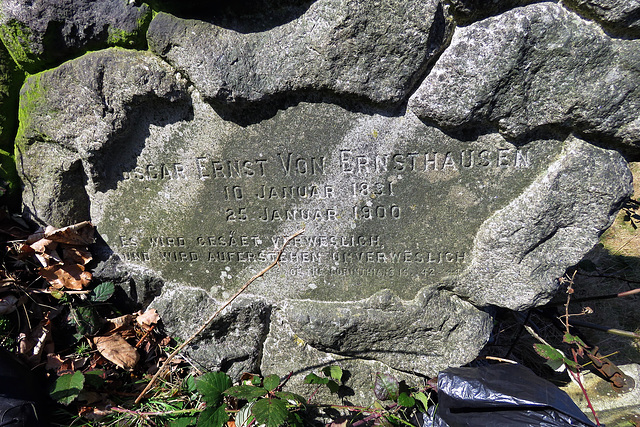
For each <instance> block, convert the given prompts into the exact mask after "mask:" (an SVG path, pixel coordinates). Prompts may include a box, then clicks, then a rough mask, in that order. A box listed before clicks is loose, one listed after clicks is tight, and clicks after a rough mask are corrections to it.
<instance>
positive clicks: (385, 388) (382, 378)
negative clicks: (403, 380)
mask: <svg viewBox="0 0 640 427" xmlns="http://www.w3.org/2000/svg"><path fill="white" fill-rule="evenodd" d="M399 392H400V383H399V382H398V380H397V379H395V378H394V377H393V375H389V374H381V373H380V372H377V373H376V380H375V383H374V385H373V393H374V394H375V396H376V398H378V399H380V400H396V399H397V398H398V394H399Z"/></svg>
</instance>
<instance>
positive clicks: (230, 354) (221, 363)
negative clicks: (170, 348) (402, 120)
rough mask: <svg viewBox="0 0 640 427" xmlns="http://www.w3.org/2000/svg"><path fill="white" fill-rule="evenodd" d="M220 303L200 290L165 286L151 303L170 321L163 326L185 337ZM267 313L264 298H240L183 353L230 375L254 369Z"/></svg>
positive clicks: (205, 367) (257, 362)
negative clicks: (262, 299)
mask: <svg viewBox="0 0 640 427" xmlns="http://www.w3.org/2000/svg"><path fill="white" fill-rule="evenodd" d="M221 304H222V301H216V300H214V299H212V298H211V297H210V296H209V295H207V293H206V292H205V291H203V290H202V289H199V288H191V287H185V286H171V285H167V286H165V288H164V289H163V292H162V294H161V295H160V296H159V297H158V298H156V299H155V300H154V301H153V303H152V305H151V306H152V307H153V308H156V309H157V310H158V312H159V313H160V315H161V318H162V319H171V320H172V321H171V322H170V323H169V324H168V325H167V332H168V333H169V334H171V336H174V337H177V338H179V339H182V340H186V339H187V338H189V336H190V335H191V334H192V333H193V332H194V331H196V330H197V329H198V327H200V326H201V325H202V324H203V323H204V322H205V321H206V320H207V319H208V318H209V317H210V316H211V314H213V312H214V311H215V310H217V309H218V307H219V306H220V305H221ZM187 313H188V316H185V314H187ZM270 315H271V308H270V307H269V306H268V305H267V304H265V302H264V301H261V300H260V299H259V298H242V297H241V298H239V299H238V300H236V302H235V303H234V304H233V305H232V306H231V307H230V308H228V309H226V310H225V311H224V312H223V313H222V314H221V315H220V316H218V317H217V318H216V320H215V321H214V322H213V323H212V324H211V326H210V327H209V328H207V329H206V330H205V331H204V332H202V333H201V334H200V335H198V337H197V338H196V339H195V340H194V342H193V344H192V345H190V346H189V347H188V348H187V349H186V350H185V352H184V354H185V355H186V356H187V357H189V358H191V359H192V360H193V361H194V362H195V363H198V365H199V366H200V367H201V369H205V370H214V371H217V370H223V371H226V372H227V373H228V374H229V375H230V376H231V377H233V378H238V377H239V376H240V375H241V374H242V373H243V372H257V371H258V369H259V368H260V362H261V356H262V345H263V343H264V341H265V339H266V337H267V333H268V332H269V324H270V322H269V321H270V318H269V317H270Z"/></svg>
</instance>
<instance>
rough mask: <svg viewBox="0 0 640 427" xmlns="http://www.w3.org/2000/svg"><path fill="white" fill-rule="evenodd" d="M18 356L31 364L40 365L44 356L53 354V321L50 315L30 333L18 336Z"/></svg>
mask: <svg viewBox="0 0 640 427" xmlns="http://www.w3.org/2000/svg"><path fill="white" fill-rule="evenodd" d="M18 342H19V345H18V354H20V355H21V356H22V357H23V358H24V359H25V360H26V361H27V362H28V363H29V364H32V365H37V364H38V363H40V359H41V356H42V354H49V353H53V340H52V339H51V321H50V320H49V317H48V314H47V316H45V318H44V319H42V320H41V321H40V323H38V325H37V326H36V327H35V328H33V329H32V330H31V331H29V332H28V333H24V332H22V333H20V334H19V335H18Z"/></svg>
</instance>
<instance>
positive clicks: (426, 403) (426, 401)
mask: <svg viewBox="0 0 640 427" xmlns="http://www.w3.org/2000/svg"><path fill="white" fill-rule="evenodd" d="M413 397H414V399H416V400H417V401H419V402H420V403H422V411H423V412H425V413H426V412H427V408H428V407H429V398H428V397H427V395H426V394H424V393H423V392H421V391H419V392H417V393H413Z"/></svg>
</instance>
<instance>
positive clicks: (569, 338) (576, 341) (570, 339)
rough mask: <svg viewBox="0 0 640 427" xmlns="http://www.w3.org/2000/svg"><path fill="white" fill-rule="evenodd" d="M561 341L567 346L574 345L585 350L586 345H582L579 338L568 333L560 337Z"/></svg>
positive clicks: (582, 342)
mask: <svg viewBox="0 0 640 427" xmlns="http://www.w3.org/2000/svg"><path fill="white" fill-rule="evenodd" d="M562 341H564V342H566V343H567V344H575V345H577V346H578V347H582V348H586V347H587V345H586V344H585V343H584V341H582V340H581V339H580V337H577V336H575V335H571V334H570V333H568V332H565V333H564V336H563V337H562Z"/></svg>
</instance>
